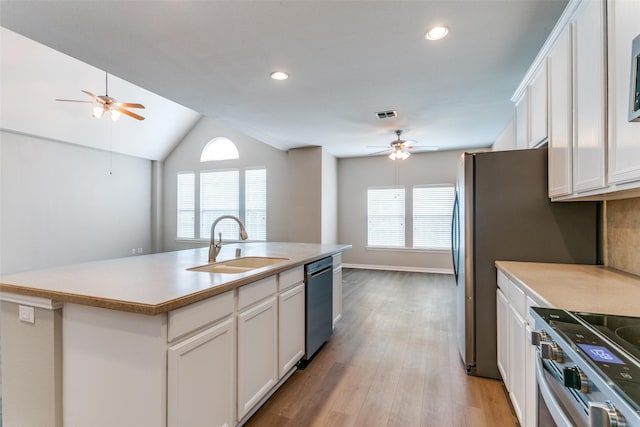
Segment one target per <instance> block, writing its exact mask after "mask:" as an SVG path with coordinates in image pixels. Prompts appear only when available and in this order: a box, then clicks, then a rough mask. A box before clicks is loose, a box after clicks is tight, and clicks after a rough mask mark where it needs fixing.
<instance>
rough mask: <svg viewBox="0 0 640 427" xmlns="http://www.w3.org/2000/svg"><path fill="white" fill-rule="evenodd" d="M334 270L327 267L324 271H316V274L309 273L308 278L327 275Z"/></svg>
mask: <svg viewBox="0 0 640 427" xmlns="http://www.w3.org/2000/svg"><path fill="white" fill-rule="evenodd" d="M332 269H333V268H332V267H326V268H324V269H322V270H320V271H315V272H313V273H311V274H309V273H307V277H310V278H314V277H317V276H319V275H321V274H324V273H326V272H327V271H331V270H332Z"/></svg>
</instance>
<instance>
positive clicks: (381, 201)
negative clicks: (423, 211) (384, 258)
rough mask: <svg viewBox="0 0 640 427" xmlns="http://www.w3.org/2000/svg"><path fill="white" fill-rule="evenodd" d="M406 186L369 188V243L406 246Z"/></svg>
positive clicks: (385, 245)
mask: <svg viewBox="0 0 640 427" xmlns="http://www.w3.org/2000/svg"><path fill="white" fill-rule="evenodd" d="M404 207H405V204H404V188H401V187H400V188H398V187H393V188H369V189H368V190H367V245H368V246H379V247H401V248H403V247H404V235H405V230H404V225H405V219H404V214H405V210H404Z"/></svg>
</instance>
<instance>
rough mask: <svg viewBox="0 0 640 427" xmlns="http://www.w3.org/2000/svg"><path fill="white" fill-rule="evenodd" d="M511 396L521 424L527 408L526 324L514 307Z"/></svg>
mask: <svg viewBox="0 0 640 427" xmlns="http://www.w3.org/2000/svg"><path fill="white" fill-rule="evenodd" d="M508 322H509V386H510V389H509V396H510V397H511V403H512V404H513V410H514V411H515V413H516V416H517V417H518V421H520V424H523V423H524V421H523V415H524V410H523V409H524V408H525V396H526V387H525V384H526V383H525V381H526V380H525V369H524V367H525V363H526V350H527V349H526V347H525V345H526V336H525V334H526V332H527V330H526V323H525V321H524V319H523V318H522V316H520V314H519V313H518V312H517V311H516V309H515V308H514V307H513V306H509V321H508Z"/></svg>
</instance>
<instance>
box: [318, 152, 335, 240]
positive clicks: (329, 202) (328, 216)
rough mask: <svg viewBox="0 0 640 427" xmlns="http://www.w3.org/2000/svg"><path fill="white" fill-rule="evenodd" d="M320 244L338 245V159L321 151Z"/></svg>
mask: <svg viewBox="0 0 640 427" xmlns="http://www.w3.org/2000/svg"><path fill="white" fill-rule="evenodd" d="M321 191H322V218H321V223H322V230H321V234H322V237H321V241H320V242H321V243H338V159H336V158H335V157H334V156H333V155H331V154H329V153H328V152H327V150H325V149H323V150H322V190H321Z"/></svg>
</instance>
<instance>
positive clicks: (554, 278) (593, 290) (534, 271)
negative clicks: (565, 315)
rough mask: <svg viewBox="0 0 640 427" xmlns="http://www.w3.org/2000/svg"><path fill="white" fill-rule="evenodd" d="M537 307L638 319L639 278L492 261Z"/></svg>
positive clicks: (587, 268) (595, 269)
mask: <svg viewBox="0 0 640 427" xmlns="http://www.w3.org/2000/svg"><path fill="white" fill-rule="evenodd" d="M495 265H496V267H498V268H499V269H500V270H502V271H503V272H504V273H506V274H507V275H508V276H509V277H510V278H511V279H512V280H515V281H516V282H517V284H518V285H519V287H521V288H525V292H526V293H527V294H531V296H532V298H533V299H534V300H536V301H537V302H538V303H539V304H541V305H543V306H547V307H557V308H563V309H566V310H569V311H583V312H591V313H603V314H616V315H620V316H633V317H640V304H638V301H640V278H639V277H638V276H634V275H631V274H627V273H623V272H621V271H618V270H614V269H612V268H607V267H604V266H599V265H579V264H548V263H536V262H515V261H496V263H495Z"/></svg>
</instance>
